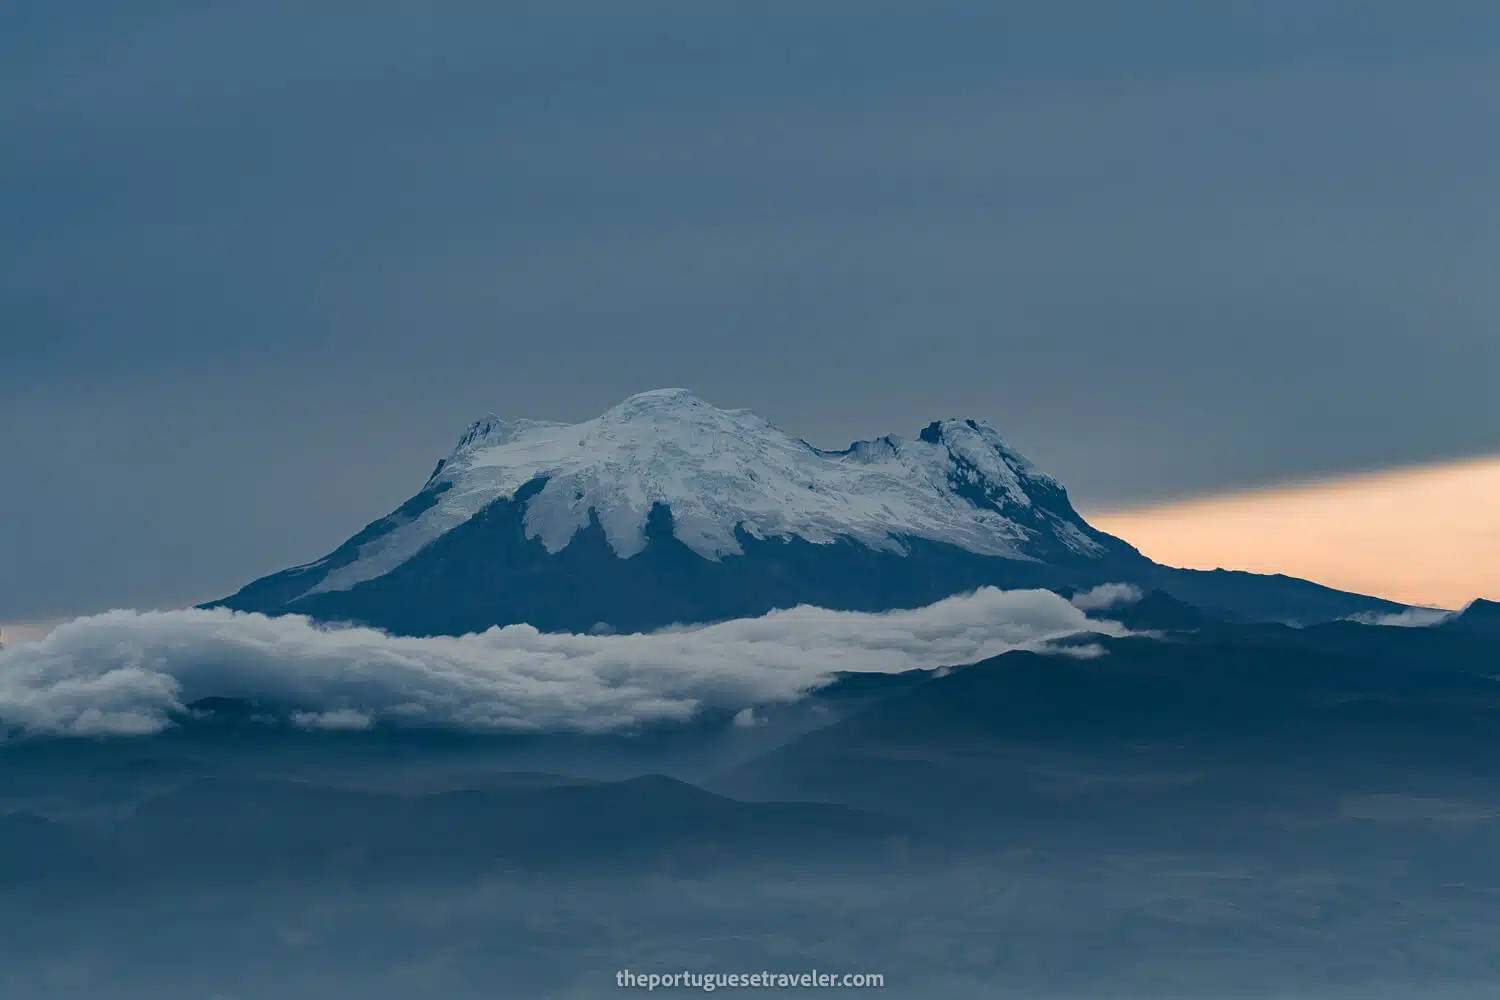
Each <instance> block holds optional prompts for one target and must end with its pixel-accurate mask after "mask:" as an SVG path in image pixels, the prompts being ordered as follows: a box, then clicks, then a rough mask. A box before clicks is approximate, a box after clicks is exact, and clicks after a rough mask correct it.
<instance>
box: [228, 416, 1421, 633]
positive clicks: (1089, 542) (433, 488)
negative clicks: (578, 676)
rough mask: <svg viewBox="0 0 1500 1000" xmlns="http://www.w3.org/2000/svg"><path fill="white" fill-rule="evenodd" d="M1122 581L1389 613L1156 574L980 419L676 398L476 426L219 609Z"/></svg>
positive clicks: (546, 604) (756, 609)
mask: <svg viewBox="0 0 1500 1000" xmlns="http://www.w3.org/2000/svg"><path fill="white" fill-rule="evenodd" d="M1116 580H1123V581H1130V582H1139V583H1142V584H1144V585H1149V587H1150V588H1160V589H1161V590H1163V591H1165V592H1167V593H1170V594H1172V595H1173V596H1175V597H1178V598H1179V599H1182V600H1186V601H1188V602H1190V603H1198V604H1203V605H1206V606H1211V607H1216V608H1224V609H1227V610H1230V611H1239V612H1241V613H1244V614H1247V615H1248V616H1250V617H1259V618H1272V619H1275V618H1298V617H1301V618H1306V619H1309V620H1323V619H1331V618H1336V617H1340V616H1343V615H1348V614H1354V613H1358V612H1364V611H1370V610H1387V609H1394V608H1396V607H1397V606H1396V605H1390V604H1388V603H1386V602H1381V601H1374V600H1371V599H1366V598H1360V597H1357V596H1355V595H1344V594H1339V593H1338V592H1336V591H1330V590H1327V589H1326V588H1321V587H1317V586H1316V585H1313V584H1309V583H1306V582H1305V581H1296V580H1288V579H1286V578H1270V577H1265V578H1258V577H1251V576H1249V575H1248V574H1221V573H1207V574H1205V573H1194V572H1191V571H1185V570H1172V569H1168V568H1166V567H1159V566H1156V565H1155V564H1154V563H1151V562H1150V561H1149V560H1147V559H1146V558H1145V557H1144V556H1142V555H1141V554H1140V553H1139V552H1137V551H1136V550H1135V549H1134V548H1132V547H1131V546H1130V545H1128V544H1127V543H1125V542H1123V541H1121V540H1120V539H1117V538H1114V537H1112V536H1110V535H1107V534H1104V533H1103V532H1100V531H1097V530H1096V529H1094V528H1093V527H1091V526H1090V525H1089V524H1088V523H1087V522H1086V521H1084V519H1083V518H1082V517H1081V516H1080V515H1079V514H1078V513H1077V511H1075V510H1074V509H1073V506H1072V504H1071V502H1070V501H1069V499H1068V495H1067V491H1066V490H1065V489H1063V487H1062V486H1061V485H1060V484H1058V483H1057V481H1056V480H1054V479H1052V478H1051V477H1049V476H1046V475H1044V474H1042V473H1040V472H1038V471H1037V470H1036V469H1035V468H1034V467H1033V466H1032V465H1031V463H1030V462H1028V461H1027V460H1026V459H1025V458H1024V457H1022V456H1021V455H1019V454H1018V453H1017V452H1015V451H1014V450H1013V449H1011V448H1010V447H1009V446H1008V445H1006V444H1005V442H1004V441H1003V440H1002V439H1001V437H1000V435H999V434H998V433H997V432H996V431H995V430H994V429H993V428H991V427H989V426H988V425H985V424H983V423H980V422H977V421H973V420H945V421H938V422H935V423H933V424H930V425H929V426H928V427H926V428H925V429H924V430H923V431H922V432H921V434H920V435H919V436H918V437H917V438H915V439H906V438H901V437H896V436H886V437H882V438H877V439H875V440H871V441H860V442H857V443H855V444H854V445H852V446H850V447H849V448H847V449H844V450H842V451H826V450H822V449H818V448H815V447H813V446H812V445H809V444H807V443H806V442H805V441H801V440H798V439H795V438H792V437H790V436H788V435H787V434H785V433H784V432H782V431H781V430H779V429H778V428H776V427H774V426H772V425H771V424H769V423H768V422H766V421H765V420H763V419H761V418H760V417H757V416H755V415H754V414H752V413H749V412H747V411H743V410H719V409H716V408H714V407H712V406H709V405H708V404H707V403H704V402H703V401H702V400H700V399H698V398H697V397H695V396H693V395H692V394H691V393H688V392H685V391H683V390H677V389H669V390H659V391H655V392H648V393H642V394H640V395H637V396H632V397H631V398H630V399H627V400H625V401H624V402H623V403H621V404H620V405H618V406H616V407H614V408H612V409H610V410H609V411H607V412H606V413H604V414H602V415H601V416H599V417H598V418H595V419H594V420H590V421H586V422H584V423H581V424H575V425H567V424H553V423H541V422H536V421H524V420H523V421H510V422H506V421H501V420H499V419H498V418H495V417H487V418H485V419H484V420H481V421H478V422H476V423H475V424H473V425H472V426H471V427H470V428H469V429H468V431H467V432H466V433H465V434H464V435H463V437H462V438H461V439H460V441H459V443H458V446H457V447H456V448H455V449H454V451H453V453H452V454H451V455H449V456H448V457H447V458H445V459H443V460H442V461H440V462H439V463H438V465H437V468H436V469H435V470H434V471H433V473H432V475H431V476H430V477H429V478H428V480H427V482H426V484H425V485H424V486H423V487H422V489H421V490H420V491H419V492H418V493H417V495H416V496H414V497H413V498H412V499H411V500H409V501H407V502H406V503H405V504H403V505H402V506H401V507H400V508H398V509H397V510H396V511H394V512H393V513H392V514H390V515H389V516H387V517H385V518H381V519H380V520H378V521H376V522H374V523H372V524H370V525H368V526H367V527H366V528H365V529H364V530H363V531H361V532H359V533H358V534H357V535H355V536H354V537H353V538H351V539H349V541H347V542H345V543H344V544H343V545H342V546H340V547H339V548H338V549H336V550H334V551H333V552H332V553H330V554H329V555H327V556H325V557H324V558H322V559H319V560H317V561H316V562H312V563H308V564H306V565H304V566H298V567H294V568H292V569H289V570H286V571H283V572H281V573H277V574H274V575H272V576H269V577H265V578H263V579H261V580H257V581H255V582H254V583H251V584H250V585H248V586H247V587H245V588H244V589H242V590H240V591H239V592H238V593H236V594H234V595H233V596H231V597H229V598H226V599H225V600H223V601H220V602H216V604H217V605H218V606H225V607H230V608H236V609H240V610H247V611H262V612H267V613H286V612H291V613H302V614H308V615H311V616H313V617H316V618H320V619H328V620H349V621H357V622H362V623H366V624H371V625H376V626H378V627H382V628H385V629H388V630H391V631H394V632H401V633H408V634H459V633H463V632H470V631H479V630H483V629H485V628H488V627H490V626H492V625H506V624H512V623H519V622H526V623H529V624H532V625H535V626H536V627H538V628H541V629H543V630H547V631H553V630H569V631H582V630H587V629H590V628H595V627H598V626H600V625H601V624H602V625H607V626H608V627H610V628H614V629H622V630H641V629H651V628H657V627H661V626H664V625H668V624H672V623H675V622H703V621H712V620H718V619H723V618H732V617H740V616H745V615H757V614H763V613H765V612H766V611H769V610H771V609H773V608H778V607H789V606H793V605H796V604H803V603H806V604H817V605H820V606H824V607H830V608H841V609H849V610H866V611H874V610H883V609H888V608H895V607H913V606H918V605H922V604H927V603H931V602H933V601H936V600H940V599H941V598H944V597H947V596H950V595H952V594H954V593H959V592H961V591H965V590H971V589H974V588H976V587H980V586H987V585H988V586H1000V587H1065V586H1092V585H1095V584H1099V583H1105V582H1110V581H1116Z"/></svg>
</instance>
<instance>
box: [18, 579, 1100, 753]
mask: <svg viewBox="0 0 1500 1000" xmlns="http://www.w3.org/2000/svg"><path fill="white" fill-rule="evenodd" d="M1085 603H1092V602H1085ZM1083 632H1096V633H1104V634H1109V635H1123V634H1126V630H1125V629H1124V628H1123V627H1122V626H1120V625H1118V624H1115V623H1112V622H1103V621H1095V620H1091V619H1089V618H1088V617H1087V616H1086V615H1085V613H1084V611H1083V610H1082V609H1081V608H1079V607H1077V606H1075V604H1073V603H1069V602H1068V601H1066V600H1064V599H1063V598H1061V597H1059V596H1057V595H1056V594H1052V593H1050V592H1048V591H1038V590H1018V591H1000V590H995V589H988V588H987V589H983V590H980V591H978V592H976V593H973V594H968V595H963V596H959V597H953V598H949V599H948V600H945V601H940V602H939V603H937V604H933V605H931V606H929V607H926V608H920V609H917V610H912V611H891V612H885V613H880V614H863V613H856V612H842V611H828V610H825V609H822V608H812V607H799V608H794V609H791V610H788V611H777V612H773V613H771V614H768V615H765V616H764V617H760V618H746V619H739V620H736V621H730V622H724V623H721V624H717V625H709V626H702V627H694V628H676V629H669V630H665V631H661V632H655V633H650V634H644V635H572V634H544V633H540V632H538V631H537V630H536V629H534V628H531V627H530V626H526V625H514V626H510V627H508V628H494V629H490V630H489V631H487V632H485V633H483V634H478V635H468V636H463V637H458V638H448V637H439V638H425V639H417V638H401V637H395V636H390V635H386V634H385V633H383V632H379V631H376V630H374V629H368V628H333V627H325V626H320V625H316V624H314V623H312V622H310V621H309V620H308V619H306V618H302V617H298V616H285V617H278V618H268V617H265V616H264V615H258V614H246V613H243V612H233V611H226V610H212V611H201V610H184V611H158V612H136V611H111V612H109V613H107V614H101V615H94V616H92V617H88V618H80V619H77V620H76V621H72V622H69V623H67V624H65V625H62V626H59V627H58V628H57V629H55V630H54V631H52V632H51V633H50V634H49V635H48V636H46V637H45V638H44V639H41V640H39V641H36V642H28V643H22V644H19V645H16V646H12V647H10V648H7V649H6V650H4V651H3V652H0V723H3V724H4V726H6V727H8V728H9V729H11V730H12V731H14V730H16V729H19V730H20V731H22V732H25V733H30V734H57V735H127V734H144V733H151V732H156V731H159V730H161V729H163V728H165V727H167V726H169V725H171V724H172V722H171V719H172V716H173V714H174V713H179V712H182V711H184V707H185V706H186V705H187V704H189V703H191V702H193V701H195V700H196V699H199V698H203V697H207V696H221V697H230V698H247V699H253V700H257V701H261V702H266V703H272V704H276V705H282V706H288V707H290V708H292V709H295V714H294V715H293V717H292V718H293V720H294V721H295V722H296V724H298V725H302V726H306V727H309V728H325V729H360V728H366V727H368V726H370V725H372V724H375V723H380V722H386V723H396V724H406V725H416V726H440V727H452V728H459V729H467V730H480V731H502V732H505V731H508V732H528V731H544V730H575V731H585V732H601V731H607V730H611V729H619V728H623V727H628V726H631V725H634V724H637V723H649V722H659V721H668V720H683V719H687V718H690V717H692V716H693V715H694V714H695V713H696V712H698V711H700V710H701V709H704V708H716V709H723V710H728V711H732V712H744V710H746V709H753V706H755V705H763V704H770V703H776V702H786V701H792V700H795V699H797V698H799V697H801V696H803V695H804V694H806V693H807V692H808V691H810V690H812V689H815V688H817V687H819V686H821V685H823V684H826V683H828V682H829V681H831V680H832V679H833V678H834V676H835V675H836V674H837V673H839V672H841V671H867V672H881V673H897V672H900V671H904V670H911V669H916V668H930V667H940V666H948V665H958V664H964V663H972V662H974V661H976V660H981V659H984V658H986V657H989V656H995V655H998V654H1000V653H1004V652H1007V651H1009V650H1014V649H1033V650H1044V651H1045V650H1048V649H1052V648H1054V647H1053V645H1052V644H1053V643H1055V642H1057V640H1060V639H1064V638H1066V637H1068V636H1074V635H1078V634H1080V633H1083ZM754 717H755V716H754V712H753V711H750V712H749V713H748V714H744V715H742V719H743V720H745V721H746V722H747V723H748V722H753V720H754Z"/></svg>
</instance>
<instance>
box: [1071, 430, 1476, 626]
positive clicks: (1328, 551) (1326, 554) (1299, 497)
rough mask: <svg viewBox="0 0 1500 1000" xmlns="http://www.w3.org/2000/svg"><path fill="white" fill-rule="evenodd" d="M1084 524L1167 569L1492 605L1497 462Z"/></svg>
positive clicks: (1188, 504) (1255, 494)
mask: <svg viewBox="0 0 1500 1000" xmlns="http://www.w3.org/2000/svg"><path fill="white" fill-rule="evenodd" d="M1086 517H1087V518H1088V520H1089V523H1091V524H1093V525H1094V526H1095V527H1097V528H1099V529H1100V530H1102V531H1107V532H1109V533H1110V534H1112V535H1118V536H1119V537H1121V538H1123V539H1125V540H1126V541H1128V542H1130V543H1131V544H1132V545H1134V546H1136V547H1137V548H1139V549H1140V550H1141V551H1142V552H1144V553H1145V554H1146V555H1148V556H1150V557H1151V558H1153V559H1155V560H1157V561H1158V562H1162V563H1166V564H1168V565H1171V566H1184V567H1188V568H1191V569H1216V568H1219V567H1223V568H1224V569H1244V570H1251V571H1254V572H1257V573H1286V574H1288V575H1290V576H1299V577H1303V578H1305V579H1309V580H1315V581H1317V582H1318V583H1322V584H1325V585H1327V586H1330V587H1337V588H1338V589H1340V590H1352V591H1357V592H1359V593H1363V594H1373V595H1376V596H1379V597H1385V598H1388V599H1390V600H1393V601H1400V602H1402V603H1404V604H1426V605H1434V606H1437V607H1444V608H1450V609H1457V608H1461V607H1463V606H1464V605H1465V604H1467V603H1468V602H1469V601H1471V600H1473V599H1474V598H1476V597H1487V598H1491V599H1500V457H1492V458H1485V459H1480V460H1475V461H1467V462H1455V463H1451V464H1448V465H1440V466H1425V467H1420V468H1411V469H1397V470H1392V471H1388V472H1380V473H1373V474H1369V475H1363V476H1355V477H1351V478H1348V479H1340V480H1334V481H1330V482H1322V483H1311V484H1305V485H1297V486H1287V487H1280V488H1274V489H1267V490H1256V491H1252V492H1247V493H1238V494H1232V495H1226V496H1219V497H1208V498H1205V499H1200V500H1187V501H1182V502H1178V503H1169V504H1164V505H1161V506H1157V507H1149V508H1141V509H1135V510H1124V511H1115V512H1105V513H1098V514H1089V515H1086Z"/></svg>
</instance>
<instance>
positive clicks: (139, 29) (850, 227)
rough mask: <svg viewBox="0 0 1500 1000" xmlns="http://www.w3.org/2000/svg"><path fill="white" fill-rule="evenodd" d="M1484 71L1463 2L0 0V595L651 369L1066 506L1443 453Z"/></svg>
mask: <svg viewBox="0 0 1500 1000" xmlns="http://www.w3.org/2000/svg"><path fill="white" fill-rule="evenodd" d="M1497 107H1500V4H1496V3H1494V2H1493V0H1472V2H1441V0H1426V2H1414V0H1407V2H1401V3H1393V2H1382V0H1350V2H1340V3H1332V2H1321V3H1320V2H1317V0H1258V2H1255V3H1230V2H1220V3H1204V2H1202V0H1181V2H1167V0H1138V2H1135V3H1130V4H1123V3H1119V2H1117V0H1088V2H1084V0H1047V2H1045V3H1041V2H1033V3H1027V4H1020V3H1004V2H997V0H985V2H976V3H958V2H952V0H921V2H916V0H909V2H906V3H889V2H880V0H826V2H813V0H795V2H782V0H760V2H757V3H739V4H729V3H716V2H711V0H632V2H629V3H622V2H617V0H543V2H535V3H519V2H501V0H483V2H480V0H474V2H438V0H427V2H407V3H394V2H389V0H360V2H357V3H356V2H348V3H342V2H317V0H295V2H293V0H253V2H252V0H241V2H200V3H176V2H164V0H135V2H132V3H129V4H105V3H99V2H97V0H31V2H28V0H20V2H15V3H6V4H3V5H0V346H3V352H0V621H26V620H37V619H41V618H48V617H55V616H61V615H70V614H74V613H79V612H84V611H89V610H94V609H97V608H101V607H105V606H115V605H128V606H137V607H149V606H159V605H163V604H172V603H180V602H184V601H192V600H201V599H205V598H210V597H215V596H220V595H222V594H224V593H226V592H228V591H231V590H233V589H235V588H236V587H238V586H239V585H240V584H242V583H244V582H245V581H247V580H248V579H250V578H251V577H254V576H258V575H260V574H262V573H265V572H269V571H272V570H275V569H279V568H282V567H283V566H285V565H288V564H291V563H296V562H302V561H306V560H308V559H311V558H315V557H317V556H319V555H321V554H323V553H324V552H326V551H328V550H329V549H331V548H332V547H333V546H334V545H335V544H337V543H338V542H340V541H342V540H343V539H344V538H345V537H347V536H348V535H349V534H351V533H352V531H353V530H355V529H357V528H358V527H359V526H361V525H362V524H364V523H365V522H367V521H369V520H371V519H372V518H374V517H377V516H379V515H381V514H383V513H385V512H386V511H388V510H389V509H391V508H392V507H394V506H395V505H396V504H398V503H400V502H401V501H402V500H403V499H405V498H406V497H407V496H409V495H410V494H411V493H412V492H414V491H415V490H416V489H417V488H418V487H419V486H420V485H421V482H422V480H423V479H424V478H425V476H426V475H427V473H428V472H429V471H430V470H431V467H432V465H433V462H434V461H435V460H436V459H437V458H438V457H439V456H440V455H441V454H443V453H445V452H446V451H447V450H448V449H449V448H450V447H451V446H452V444H453V442H454V440H455V439H456V438H457V436H458V434H459V433H460V432H461V430H462V428H463V426H464V425H465V424H466V423H468V422H469V421H470V420H472V419H474V418H476V417H477V416H479V415H481V414H483V413H485V412H487V411H492V410H493V411H495V412H497V413H500V414H501V415H504V416H531V417H538V418H550V419H570V420H571V419H584V418H587V417H590V416H592V415H594V414H596V413H597V412H599V411H600V410H602V409H604V408H605V407H607V406H609V405H610V404H612V403H614V402H616V401H618V400H619V399H621V398H623V397H624V396H626V395H629V394H631V393H633V392H637V391H641V390H643V389H648V388H655V387H660V386H668V385H675V386H686V387H689V388H692V389H694V390H695V391H696V392H698V393H699V394H700V395H702V396H703V397H705V398H706V399H708V400H709V401H710V402H713V403H716V404H718V405H721V406H734V407H739V406H745V407H750V408H753V409H755V410H757V411H759V412H761V413H763V414H764V415H766V416H767V417H769V418H771V419H772V420H774V421H776V422H777V423H779V424H781V425H782V426H783V427H785V428H786V429H788V430H790V431H792V432H794V433H797V434H800V435H801V436H804V437H806V438H808V439H809V440H812V441H813V442H815V443H818V444H822V445H828V446H841V445H843V444H846V443H848V441H850V440H851V439H853V438H856V437H871V436H874V435H878V434H882V433H887V432H897V433H905V434H914V433H915V432H916V431H917V429H918V428H919V427H920V426H922V425H923V424H925V423H927V422H928V421H930V420H932V419H935V418H937V417H942V416H951V415H965V416H968V415H973V416H978V417H983V418H986V419H989V420H991V421H992V422H994V423H995V424H996V425H997V426H999V427H1001V428H1002V429H1003V430H1004V431H1005V432H1006V433H1007V435H1008V436H1009V437H1010V438H1011V439H1012V440H1013V441H1014V443H1015V444H1016V445H1017V446H1018V447H1020V448H1021V449H1022V450H1023V451H1025V452H1027V453H1028V454H1030V455H1031V456H1032V457H1033V458H1034V459H1035V460H1036V461H1037V462H1038V463H1039V464H1040V465H1042V466H1043V467H1044V468H1046V469H1048V470H1049V471H1051V472H1053V473H1054V474H1056V475H1057V476H1059V478H1061V479H1063V480H1064V482H1066V483H1067V484H1068V485H1069V486H1070V487H1071V490H1072V492H1073V494H1074V497H1075V500H1076V501H1077V502H1078V503H1079V505H1080V506H1083V507H1085V508H1089V509H1100V508H1109V507H1115V506H1120V505H1130V504H1138V503H1143V502H1156V501H1165V500H1171V499H1174V498H1180V497H1184V496H1195V495H1201V494H1205V493H1213V492H1217V491H1222V490H1228V489H1236V488H1240V487H1246V486H1260V485H1266V484H1273V483H1277V482H1284V481H1293V480H1299V479H1304V478H1307V477H1314V476H1326V475H1334V474H1339V473H1343V472H1351V471H1364V470H1371V469H1380V468H1385V467H1390V466H1397V465H1402V464H1407V463H1412V462H1420V461H1431V460H1441V459H1446V458H1455V457H1463V456H1470V455H1480V454H1485V453H1490V452H1494V451H1495V450H1497V449H1500V392H1496V391H1495V381H1496V375H1497V373H1500V331H1497V324H1496V321H1497V318H1500V282H1497V281H1496V280H1495V276H1496V272H1497V265H1500V129H1497V127H1496V124H1495V109H1496V108H1497Z"/></svg>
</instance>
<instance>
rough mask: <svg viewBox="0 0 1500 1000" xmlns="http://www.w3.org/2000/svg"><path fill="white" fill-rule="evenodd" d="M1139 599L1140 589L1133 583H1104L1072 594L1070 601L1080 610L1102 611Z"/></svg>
mask: <svg viewBox="0 0 1500 1000" xmlns="http://www.w3.org/2000/svg"><path fill="white" fill-rule="evenodd" d="M1140 599H1141V589H1140V588H1139V587H1137V586H1135V585H1133V584H1129V583H1106V584H1102V585H1100V586H1098V587H1095V588H1094V589H1092V590H1085V591H1081V592H1080V593H1077V594H1074V595H1073V599H1072V601H1071V603H1072V605H1073V607H1075V608H1077V609H1078V610H1080V611H1103V610H1106V609H1108V608H1114V607H1119V606H1120V605H1121V604H1134V603H1135V602H1136V601H1139V600H1140Z"/></svg>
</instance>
